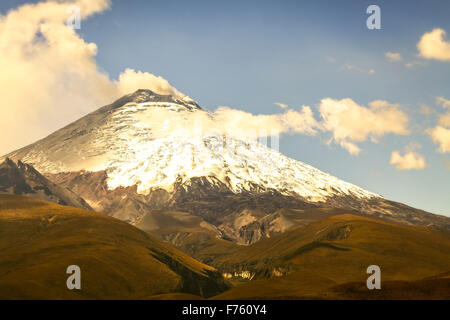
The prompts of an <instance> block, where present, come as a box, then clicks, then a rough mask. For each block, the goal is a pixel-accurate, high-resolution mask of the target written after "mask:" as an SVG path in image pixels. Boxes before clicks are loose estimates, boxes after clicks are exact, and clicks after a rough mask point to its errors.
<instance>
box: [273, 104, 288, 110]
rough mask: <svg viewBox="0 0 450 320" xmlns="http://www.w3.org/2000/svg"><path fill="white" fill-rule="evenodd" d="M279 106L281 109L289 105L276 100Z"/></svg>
mask: <svg viewBox="0 0 450 320" xmlns="http://www.w3.org/2000/svg"><path fill="white" fill-rule="evenodd" d="M275 104H276V105H277V106H279V107H280V108H281V109H287V107H288V105H287V104H285V103H281V102H275Z"/></svg>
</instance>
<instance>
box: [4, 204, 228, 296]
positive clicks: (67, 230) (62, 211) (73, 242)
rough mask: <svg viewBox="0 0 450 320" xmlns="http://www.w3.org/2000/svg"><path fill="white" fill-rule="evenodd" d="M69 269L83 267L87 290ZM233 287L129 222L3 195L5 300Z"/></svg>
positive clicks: (211, 290) (206, 291)
mask: <svg viewBox="0 0 450 320" xmlns="http://www.w3.org/2000/svg"><path fill="white" fill-rule="evenodd" d="M69 265H78V266H79V267H80V268H81V283H82V284H81V286H82V287H81V290H68V289H67V288H66V280H67V277H68V276H69V275H68V274H66V268H67V267H68V266H69ZM226 288H228V286H227V284H226V283H225V282H224V281H223V279H222V277H221V275H220V274H219V273H218V272H217V271H216V270H215V269H214V268H212V267H210V266H207V265H205V264H203V263H200V262H198V261H196V260H194V259H192V258H190V257H189V256H187V255H186V254H184V253H182V252H180V251H179V250H176V249H174V248H172V247H171V246H170V245H168V244H165V243H163V242H161V241H159V240H156V239H155V238H154V237H152V236H149V235H148V234H147V233H145V232H143V231H141V230H139V229H137V228H135V227H133V226H131V225H129V224H127V223H125V222H121V221H120V220H117V219H114V218H111V217H108V216H106V215H104V214H99V213H93V212H90V211H87V210H82V209H77V208H73V207H68V206H61V205H57V204H53V203H49V202H45V201H41V200H35V199H31V198H27V197H23V196H17V195H0V299H145V298H148V297H150V296H154V295H160V294H169V293H174V294H175V293H186V294H194V295H199V296H204V297H209V296H212V295H216V294H218V293H220V292H222V291H224V290H225V289H226ZM181 296H183V294H181Z"/></svg>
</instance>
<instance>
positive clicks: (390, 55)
mask: <svg viewBox="0 0 450 320" xmlns="http://www.w3.org/2000/svg"><path fill="white" fill-rule="evenodd" d="M385 57H386V59H388V60H389V61H392V62H394V61H401V60H402V59H403V57H402V55H401V54H400V53H397V52H386V54H385Z"/></svg>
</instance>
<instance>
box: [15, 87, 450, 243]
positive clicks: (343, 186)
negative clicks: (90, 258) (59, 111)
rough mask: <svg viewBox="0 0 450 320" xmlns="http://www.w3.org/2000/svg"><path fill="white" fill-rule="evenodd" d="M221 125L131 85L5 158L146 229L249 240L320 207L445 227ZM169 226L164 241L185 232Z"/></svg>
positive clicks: (188, 102)
mask: <svg viewBox="0 0 450 320" xmlns="http://www.w3.org/2000/svg"><path fill="white" fill-rule="evenodd" d="M225 127H226V126H224V125H223V124H222V123H220V121H219V120H218V119H216V117H215V114H211V113H209V112H207V111H205V110H204V109H202V108H201V107H200V106H199V105H198V104H197V103H196V102H195V101H194V100H192V99H191V98H189V97H184V98H182V99H177V98H174V97H172V96H164V95H158V94H156V93H154V92H152V91H150V90H137V91H136V92H134V93H132V94H129V95H126V96H124V97H122V98H120V99H118V100H117V101H115V102H114V103H112V104H110V105H107V106H105V107H102V108H100V109H98V110H97V111H95V112H92V113H90V114H88V115H86V116H85V117H83V118H81V119H79V120H77V121H75V122H73V123H72V124H70V125H68V126H66V127H64V128H62V129H60V130H58V131H56V132H55V133H53V134H51V135H49V136H48V137H46V138H44V139H42V140H40V141H38V142H36V143H34V144H32V145H29V146H27V147H25V148H22V149H20V150H17V151H15V152H12V153H10V154H9V155H7V157H9V158H11V159H13V160H16V161H17V160H21V161H23V162H25V163H28V164H30V165H33V166H34V167H35V168H36V169H37V170H38V171H40V172H41V173H44V174H46V177H47V178H49V179H50V180H52V181H53V182H55V183H57V184H60V185H61V186H63V187H67V188H69V189H71V190H72V191H74V192H75V193H77V194H78V195H80V196H81V197H82V198H83V199H85V200H86V201H87V203H88V204H89V205H90V206H91V207H92V208H94V209H95V210H97V211H101V212H105V213H107V214H110V215H113V216H115V217H117V218H120V219H122V220H125V221H128V222H130V223H132V224H135V225H139V224H140V225H142V224H143V223H144V222H145V225H146V226H147V227H148V228H150V229H151V230H154V229H155V228H156V229H157V228H162V226H161V225H159V226H158V223H159V224H161V223H163V224H164V223H166V224H167V223H168V222H167V221H172V222H173V221H175V220H173V219H179V221H178V222H177V225H178V223H182V224H183V226H184V227H183V228H187V230H191V229H190V228H191V227H192V226H191V225H189V227H186V225H185V223H186V221H188V220H189V221H197V222H198V221H200V222H198V226H200V227H199V228H202V230H203V229H204V230H207V232H211V231H213V232H215V233H216V235H217V236H218V237H223V238H226V239H230V240H233V241H237V242H240V243H246V244H248V243H253V242H255V241H258V240H259V239H261V238H263V237H269V236H270V235H271V234H272V233H273V232H282V231H283V230H287V228H288V227H290V226H292V225H295V224H297V223H303V222H299V221H300V220H301V219H300V220H298V219H297V218H296V217H295V214H294V215H292V214H290V216H289V217H288V216H286V215H285V214H281V213H279V212H278V211H277V210H280V209H284V208H290V209H295V210H297V209H302V210H303V209H305V210H307V209H308V208H318V207H327V208H344V209H350V210H353V211H354V212H359V213H360V214H362V215H369V216H377V217H380V218H382V219H389V220H395V221H398V222H401V223H408V224H438V225H446V226H448V225H449V223H448V219H445V218H443V217H438V216H435V215H432V214H429V213H426V212H424V211H421V210H418V209H414V208H411V207H408V206H405V205H403V204H399V203H396V202H392V201H389V200H386V199H384V198H383V197H381V196H379V195H377V194H375V193H372V192H370V191H367V190H364V189H362V188H360V187H358V186H355V185H353V184H351V183H348V182H345V181H342V180H340V179H338V178H336V177H334V176H332V175H330V174H327V173H324V172H322V171H320V170H318V169H316V168H314V167H312V166H310V165H307V164H305V163H302V162H300V161H297V160H294V159H291V158H289V157H286V156H284V155H283V154H281V153H279V152H278V151H276V150H274V149H272V148H269V147H268V146H266V145H264V144H263V143H261V142H258V141H257V140H255V139H252V138H251V137H248V136H246V135H240V131H239V130H237V128H225ZM224 128H225V129H227V130H225V129H224ZM160 209H162V210H176V211H177V212H184V213H188V214H190V215H191V218H192V215H193V216H195V219H193V220H192V219H191V218H189V216H186V215H184V214H178V213H177V214H174V213H173V212H174V211H171V212H172V213H171V214H170V217H169V216H167V217H166V218H164V219H160V218H157V217H156V216H154V217H153V216H152V215H153V213H152V212H153V211H152V210H160ZM149 215H150V216H149ZM174 217H176V218H174ZM292 217H293V218H292ZM199 218H200V220H198V219H199ZM158 219H159V220H158ZM170 219H172V220H170ZM158 221H159V222H158ZM162 221H166V222H162ZM180 221H181V222H180ZM197 222H196V223H197ZM180 228H181V227H180ZM172 229H173V228H172ZM172 229H171V231H170V232H172V233H173V232H175V235H174V234H172V233H171V234H170V235H167V237H168V238H170V239H179V235H180V234H184V233H183V232H185V231H183V232H182V231H180V230H181V229H180V230H178V229H177V230H175V231H174V230H172ZM183 230H185V229H183ZM189 232H190V231H189Z"/></svg>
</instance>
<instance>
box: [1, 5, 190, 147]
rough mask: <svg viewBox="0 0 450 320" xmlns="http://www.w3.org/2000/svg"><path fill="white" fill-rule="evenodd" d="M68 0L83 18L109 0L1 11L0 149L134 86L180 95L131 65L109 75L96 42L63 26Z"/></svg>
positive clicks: (38, 134)
mask: <svg viewBox="0 0 450 320" xmlns="http://www.w3.org/2000/svg"><path fill="white" fill-rule="evenodd" d="M70 5H77V6H79V7H80V10H81V17H82V18H83V19H86V18H88V17H90V16H92V15H93V14H95V13H100V12H103V11H104V10H107V9H108V8H109V6H110V1H109V0H78V1H75V0H74V1H66V2H62V1H47V2H40V3H37V4H26V5H23V6H20V7H18V8H17V9H15V10H12V11H9V12H8V13H7V14H6V15H5V16H0V65H1V71H0V96H1V97H2V105H1V107H0V135H1V136H2V137H4V138H3V139H1V142H0V154H4V153H6V152H8V151H12V150H13V149H15V148H17V147H19V146H21V145H25V144H28V143H31V142H33V141H34V140H36V139H37V138H39V137H42V136H45V135H46V134H48V133H50V132H52V131H54V130H56V129H59V128H60V127H62V126H64V125H66V124H67V123H69V122H71V121H73V120H75V119H77V118H79V117H81V116H83V115H85V114H86V113H87V112H89V111H92V109H93V108H95V107H98V106H99V105H104V104H106V103H109V102H111V101H112V100H114V99H116V98H118V97H119V96H121V95H123V94H124V93H130V92H132V91H134V90H136V89H138V88H147V89H151V90H154V91H156V92H158V93H163V94H166V93H174V94H177V95H178V94H180V93H179V92H178V91H176V89H174V88H173V87H171V86H170V84H169V83H168V82H167V81H166V80H164V79H163V78H161V77H156V76H154V75H151V74H149V73H142V72H139V71H138V72H135V71H134V70H132V69H127V70H125V72H124V73H122V74H121V75H120V76H119V79H118V80H111V79H110V78H109V76H108V75H107V74H105V73H104V72H102V71H101V69H100V68H99V67H98V66H97V63H96V61H95V56H96V54H97V50H98V48H97V45H96V44H95V43H88V42H86V41H84V40H83V39H82V38H80V36H79V35H78V34H77V33H76V32H75V30H73V29H72V28H70V27H68V26H67V25H66V21H67V19H68V17H69V13H68V12H67V8H68V7H69V6H70ZM81 27H82V28H83V24H81ZM180 95H182V94H180ZM18 126H20V128H21V130H17V128H18Z"/></svg>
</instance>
